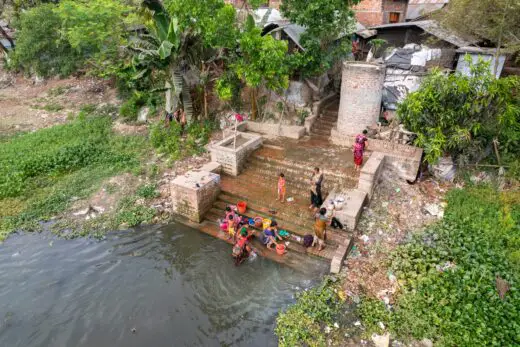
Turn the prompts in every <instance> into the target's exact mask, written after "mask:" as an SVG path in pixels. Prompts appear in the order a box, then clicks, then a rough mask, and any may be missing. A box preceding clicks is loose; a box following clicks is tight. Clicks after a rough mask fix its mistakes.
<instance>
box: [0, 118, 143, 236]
mask: <svg viewBox="0 0 520 347" xmlns="http://www.w3.org/2000/svg"><path fill="white" fill-rule="evenodd" d="M111 127H112V123H111V120H110V119H109V118H108V117H94V116H90V115H86V113H83V114H82V116H80V117H79V118H78V119H76V120H74V121H72V122H71V123H68V124H65V125H58V126H54V127H52V128H47V129H41V130H39V131H36V132H34V133H27V134H22V135H18V136H14V137H12V138H10V139H8V140H6V141H5V142H4V143H2V146H0V206H1V207H0V240H2V239H4V238H5V237H6V236H7V235H8V234H9V233H11V232H13V231H15V230H20V229H21V230H37V229H40V225H39V222H40V221H46V220H49V219H50V218H51V217H53V216H55V215H57V214H59V213H61V212H63V211H64V210H66V208H67V207H68V206H70V205H71V203H72V202H73V201H74V200H77V199H81V198H85V197H88V196H89V195H90V194H92V193H93V192H94V191H95V190H97V189H99V186H100V184H101V182H102V181H103V180H104V179H106V178H108V177H111V176H114V175H116V174H118V173H121V172H125V171H131V170H133V169H135V168H138V167H139V166H140V157H141V156H142V154H143V153H144V152H146V151H147V149H149V145H148V142H147V140H146V138H145V137H142V136H121V135H117V134H115V133H113V132H112V129H111Z"/></svg>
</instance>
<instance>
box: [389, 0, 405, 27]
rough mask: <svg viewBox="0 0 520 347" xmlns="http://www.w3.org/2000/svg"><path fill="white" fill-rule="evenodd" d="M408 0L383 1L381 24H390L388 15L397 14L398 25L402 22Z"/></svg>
mask: <svg viewBox="0 0 520 347" xmlns="http://www.w3.org/2000/svg"><path fill="white" fill-rule="evenodd" d="M407 7H408V0H384V1H383V24H387V23H390V16H391V15H390V14H391V13H398V14H399V20H398V21H397V22H398V23H400V22H404V21H405V19H406V9H407Z"/></svg>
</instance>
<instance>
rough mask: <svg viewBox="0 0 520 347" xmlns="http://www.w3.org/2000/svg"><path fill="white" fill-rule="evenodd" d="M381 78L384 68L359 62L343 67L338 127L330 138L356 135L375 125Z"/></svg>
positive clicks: (379, 105) (379, 99)
mask: <svg viewBox="0 0 520 347" xmlns="http://www.w3.org/2000/svg"><path fill="white" fill-rule="evenodd" d="M384 79H385V66H384V65H380V64H370V63H360V62H345V63H344V64H343V71H342V81H341V98H340V103H339V112H338V124H337V127H336V129H333V132H332V137H333V138H338V139H340V138H344V137H346V136H352V135H356V134H359V133H360V132H361V131H363V129H366V128H367V127H368V126H371V125H375V124H376V122H377V121H378V118H379V113H380V110H381V98H382V96H383V81H384Z"/></svg>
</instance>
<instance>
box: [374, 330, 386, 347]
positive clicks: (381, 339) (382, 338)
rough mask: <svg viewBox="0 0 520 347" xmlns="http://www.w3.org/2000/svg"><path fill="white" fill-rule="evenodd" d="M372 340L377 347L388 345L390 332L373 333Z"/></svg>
mask: <svg viewBox="0 0 520 347" xmlns="http://www.w3.org/2000/svg"><path fill="white" fill-rule="evenodd" d="M372 342H373V343H374V345H375V346H376V347H388V346H389V345H390V334H389V333H386V334H384V335H376V334H373V335H372Z"/></svg>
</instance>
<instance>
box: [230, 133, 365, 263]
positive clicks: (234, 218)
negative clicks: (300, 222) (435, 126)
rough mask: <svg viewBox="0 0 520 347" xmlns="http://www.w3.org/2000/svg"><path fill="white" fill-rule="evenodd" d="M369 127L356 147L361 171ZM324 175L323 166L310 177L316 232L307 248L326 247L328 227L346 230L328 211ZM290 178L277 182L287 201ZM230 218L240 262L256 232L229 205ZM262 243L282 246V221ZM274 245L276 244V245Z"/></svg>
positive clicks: (274, 224)
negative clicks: (324, 200) (323, 192)
mask: <svg viewBox="0 0 520 347" xmlns="http://www.w3.org/2000/svg"><path fill="white" fill-rule="evenodd" d="M366 135H367V130H364V131H363V133H362V134H359V135H357V136H356V137H355V140H354V145H353V148H352V151H353V154H354V165H355V170H356V171H359V170H361V166H362V164H363V155H364V152H365V150H366V148H367V145H368V138H367V136H366ZM323 180H324V176H323V173H322V172H321V171H320V168H319V167H315V168H314V171H313V172H312V176H311V178H310V181H309V183H310V202H311V204H310V205H309V210H311V211H312V213H313V216H314V230H313V231H314V233H313V235H311V234H309V235H305V236H304V237H303V245H304V246H305V247H316V246H317V247H318V251H321V250H323V249H324V248H325V241H326V240H327V226H331V227H332V228H335V229H336V228H339V229H343V225H342V223H341V222H340V221H339V220H338V219H337V218H336V217H335V215H334V210H329V211H328V210H327V209H326V208H325V207H321V206H322V205H323V196H322V186H323ZM286 192H287V189H286V178H285V174H284V173H280V174H279V177H278V185H277V199H276V200H277V201H280V202H281V203H284V202H285V201H286ZM226 221H227V222H228V232H229V238H230V239H231V238H233V239H234V242H235V246H234V247H233V256H234V257H235V259H236V260H237V261H240V262H241V261H242V260H243V259H245V258H246V257H247V255H248V254H249V253H250V252H251V250H252V248H251V246H250V244H249V241H250V239H251V238H252V237H253V234H254V232H253V231H252V230H251V229H249V228H248V226H247V224H246V223H243V222H242V220H241V218H240V216H239V215H238V214H237V213H236V212H235V211H234V210H233V209H232V208H231V207H229V206H228V207H227V208H226ZM262 236H263V237H262V242H263V244H264V245H265V246H266V247H267V249H270V250H273V248H274V247H276V246H277V245H278V241H283V237H282V235H280V232H279V231H278V223H277V222H276V221H274V220H273V221H271V224H270V225H269V226H268V227H267V228H265V229H264V230H263V235H262ZM273 246H274V247H273Z"/></svg>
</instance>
